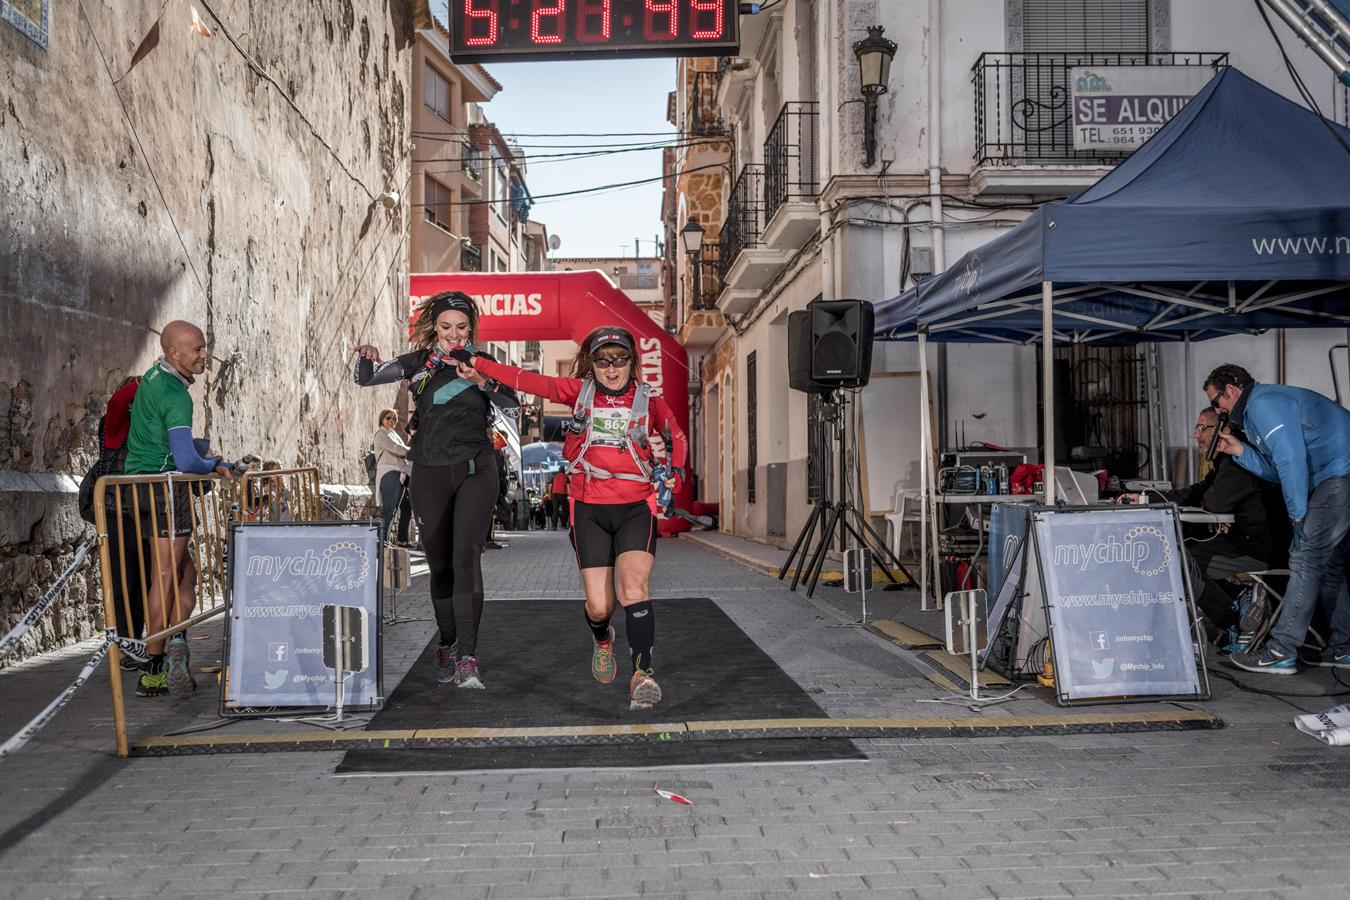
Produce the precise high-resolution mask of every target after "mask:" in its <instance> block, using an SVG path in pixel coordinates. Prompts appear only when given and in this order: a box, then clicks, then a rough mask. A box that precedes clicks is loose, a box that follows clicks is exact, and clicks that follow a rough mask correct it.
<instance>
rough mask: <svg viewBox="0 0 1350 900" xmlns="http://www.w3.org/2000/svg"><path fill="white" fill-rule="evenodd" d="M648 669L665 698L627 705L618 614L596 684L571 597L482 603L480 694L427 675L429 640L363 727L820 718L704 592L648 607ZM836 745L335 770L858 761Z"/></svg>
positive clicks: (369, 761) (648, 747) (598, 748)
mask: <svg viewBox="0 0 1350 900" xmlns="http://www.w3.org/2000/svg"><path fill="white" fill-rule="evenodd" d="M655 607H656V634H657V645H656V652H655V656H654V660H653V662H654V665H655V671H656V678H657V681H658V682H659V683H660V684H661V688H662V691H663V693H664V695H665V696H664V700H663V701H662V702H661V703H660V704H659V705H658V706H657V707H656V708H655V709H652V710H648V711H644V712H632V711H630V710H629V709H628V699H627V684H628V676H629V675H630V674H631V671H632V667H631V664H630V663H629V661H628V648H627V642H626V640H625V638H624V625H623V623H624V619H623V613H622V612H621V611H617V610H616V612H615V615H614V620H613V624H614V630H615V632H616V634H617V636H618V641H617V645H618V646H617V647H616V652H617V654H618V656H619V676H618V678H616V679H615V681H614V683H613V684H609V685H601V684H597V683H596V682H595V680H594V679H593V678H591V674H590V653H591V639H590V632H589V630H588V629H587V628H586V623H585V621H584V618H583V614H582V603H581V601H580V600H575V599H572V600H510V601H497V602H491V603H489V604H488V605H487V609H486V610H485V612H484V614H483V627H482V631H483V636H482V638H481V639H480V642H479V654H480V657H479V659H480V666H481V670H482V677H483V681H484V682H485V683H486V684H487V690H484V691H473V690H461V689H459V688H456V687H455V686H454V685H449V684H440V683H438V682H437V681H436V680H435V678H434V677H433V668H434V663H435V655H436V644H437V641H436V640H435V639H433V640H432V641H431V643H430V644H429V645H428V646H427V648H426V650H425V651H424V652H423V653H422V655H421V657H419V658H418V660H417V662H416V663H415V664H414V665H413V667H412V669H411V671H409V672H408V675H407V676H406V677H405V678H404V679H403V681H402V683H401V684H400V685H399V686H398V688H397V689H396V690H395V691H394V692H393V694H392V695H391V696H390V697H389V700H388V702H387V703H386V705H385V708H384V709H383V710H382V711H381V712H380V713H379V714H377V715H376V716H375V718H374V720H373V721H372V722H371V723H370V726H369V727H370V729H371V730H393V729H427V728H528V727H538V726H560V725H562V726H566V725H573V726H587V725H624V724H635V723H653V722H695V721H711V720H724V719H782V718H815V717H822V716H824V715H825V713H824V712H823V711H822V710H821V708H820V707H819V706H818V705H817V704H816V702H815V701H814V700H812V699H811V697H810V696H809V695H808V694H807V693H806V692H805V691H803V690H802V688H801V687H799V686H798V685H797V683H796V682H794V681H793V680H792V679H791V678H789V677H788V675H787V673H786V672H784V671H783V670H782V668H781V667H779V665H778V664H777V663H776V662H774V661H773V660H772V659H771V658H769V656H768V655H767V654H766V653H764V651H762V650H761V649H760V648H759V647H758V646H756V645H755V643H754V641H752V640H751V639H750V638H749V636H748V635H746V634H745V632H743V631H742V630H741V629H740V628H739V627H737V625H736V624H735V623H734V622H732V621H731V619H730V618H728V617H727V615H726V613H724V612H722V610H721V609H719V608H718V607H717V605H716V604H715V603H713V601H711V600H709V599H707V598H704V597H693V598H686V599H679V600H666V599H662V600H657V601H656V602H655ZM862 758H864V756H863V754H862V753H860V752H859V751H858V749H857V748H856V747H855V746H854V745H853V743H852V742H851V741H848V740H844V739H840V738H791V739H788V738H769V739H757V738H746V739H741V740H710V741H694V740H681V741H678V742H671V743H661V742H657V741H637V742H627V743H619V744H613V745H594V744H586V745H580V744H577V743H571V744H568V743H566V742H561V741H560V742H551V741H550V742H545V741H541V742H540V743H539V745H538V746H528V747H500V748H498V747H493V748H486V749H468V748H465V749H457V748H452V749H447V750H422V749H418V750H387V751H385V750H354V751H351V752H349V753H348V754H347V755H346V757H345V758H344V759H343V761H342V763H341V765H339V767H338V770H337V771H338V772H340V773H372V774H373V773H392V772H404V771H407V772H427V771H465V770H472V769H514V768H525V769H534V768H564V767H567V768H578V767H592V766H627V767H643V766H663V765H709V764H718V763H729V762H784V761H812V760H832V759H862Z"/></svg>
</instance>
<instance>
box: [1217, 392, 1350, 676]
mask: <svg viewBox="0 0 1350 900" xmlns="http://www.w3.org/2000/svg"><path fill="white" fill-rule="evenodd" d="M1204 388H1205V394H1206V396H1208V397H1209V399H1210V403H1211V404H1212V405H1213V406H1214V408H1215V409H1218V410H1221V411H1222V412H1226V413H1228V414H1229V416H1230V417H1231V419H1232V420H1233V421H1234V422H1237V423H1238V424H1239V425H1240V426H1241V428H1242V430H1243V431H1244V432H1245V433H1246V436H1247V441H1246V442H1244V441H1242V440H1239V439H1238V438H1237V437H1236V436H1234V435H1232V434H1224V435H1222V436H1221V437H1220V447H1219V449H1220V450H1222V451H1223V452H1224V453H1227V454H1230V455H1231V456H1232V457H1233V458H1234V459H1235V460H1237V462H1238V464H1239V465H1241V466H1242V467H1243V468H1244V469H1246V470H1247V471H1249V472H1252V473H1254V474H1256V475H1259V476H1261V477H1262V478H1264V479H1266V480H1268V481H1278V482H1279V484H1280V488H1281V491H1282V492H1283V494H1284V503H1285V508H1286V509H1287V510H1288V513H1289V518H1290V520H1291V521H1292V523H1293V529H1294V539H1293V543H1292V544H1291V545H1290V549H1289V572H1290V575H1289V589H1288V590H1287V591H1286V592H1285V596H1284V604H1283V605H1282V606H1281V607H1280V614H1279V618H1278V619H1277V620H1276V622H1275V627H1274V628H1273V629H1272V630H1271V632H1270V637H1269V638H1268V639H1267V640H1266V642H1265V645H1264V646H1262V647H1259V648H1256V647H1249V648H1247V649H1246V650H1244V651H1243V652H1241V653H1235V654H1233V656H1231V657H1230V660H1231V662H1232V663H1233V665H1235V666H1237V667H1238V668H1240V669H1245V670H1247V671H1249V672H1261V673H1268V674H1272V675H1292V674H1294V673H1295V672H1297V671H1298V661H1297V653H1298V648H1299V647H1300V646H1301V645H1302V644H1303V641H1304V638H1305V637H1306V635H1307V633H1308V624H1309V623H1310V622H1311V621H1312V617H1313V613H1314V611H1315V610H1316V607H1317V603H1318V601H1319V599H1320V600H1321V602H1322V603H1323V604H1325V606H1326V607H1327V612H1328V616H1329V618H1330V620H1331V645H1330V646H1329V647H1328V648H1327V649H1326V650H1325V652H1324V653H1323V654H1322V656H1321V657H1320V658H1319V659H1317V660H1316V661H1315V662H1316V664H1317V665H1323V666H1333V667H1336V668H1342V669H1350V590H1347V585H1346V555H1347V551H1350V451H1348V450H1347V448H1350V412H1347V411H1346V410H1345V409H1344V408H1343V407H1341V406H1340V405H1339V404H1336V403H1333V402H1332V401H1331V400H1329V399H1327V398H1326V397H1323V396H1322V395H1321V394H1318V393H1316V392H1314V391H1309V390H1306V389H1304V388H1297V387H1288V386H1285V385H1274V384H1257V383H1256V382H1255V381H1254V380H1253V378H1252V376H1251V374H1250V373H1248V372H1247V370H1246V369H1243V368H1242V367H1241V366H1235V365H1223V366H1219V367H1218V368H1217V369H1215V370H1214V371H1213V372H1211V373H1210V375H1209V377H1208V378H1206V379H1205V385H1204Z"/></svg>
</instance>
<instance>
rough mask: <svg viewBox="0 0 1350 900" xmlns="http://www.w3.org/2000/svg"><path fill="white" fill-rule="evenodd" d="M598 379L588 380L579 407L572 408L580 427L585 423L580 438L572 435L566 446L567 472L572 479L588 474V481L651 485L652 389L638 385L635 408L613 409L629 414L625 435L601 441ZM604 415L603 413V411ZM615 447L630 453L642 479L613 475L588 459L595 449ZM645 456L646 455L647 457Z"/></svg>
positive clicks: (580, 396) (582, 389) (578, 398)
mask: <svg viewBox="0 0 1350 900" xmlns="http://www.w3.org/2000/svg"><path fill="white" fill-rule="evenodd" d="M595 390H596V385H595V379H593V378H587V379H585V380H584V381H582V383H581V393H580V394H578V395H577V400H576V403H575V404H574V405H573V407H572V418H573V420H574V421H576V422H578V423H583V422H584V423H585V424H584V427H583V429H582V431H581V432H580V433H579V434H570V435H568V436H567V440H566V442H565V443H564V444H563V456H564V457H565V458H566V459H567V468H566V470H565V471H566V472H567V474H568V475H575V474H577V473H578V472H580V473H582V474H584V475H585V476H586V477H587V478H618V479H621V480H623V481H644V482H645V481H650V480H651V477H652V464H651V462H650V456H651V448H650V445H649V444H648V441H647V428H648V423H647V419H648V414H647V410H648V407H649V405H650V401H651V396H652V387H651V385H649V384H647V383H646V382H644V381H638V382H637V387H636V389H635V390H634V391H633V405H632V407H629V408H625V407H613V408H614V409H624V410H625V411H626V412H628V414H629V415H628V422H627V425H626V426H625V428H624V429H623V433H622V434H621V435H601V436H599V437H597V432H598V431H603V430H604V429H597V427H596V421H595V413H596V406H595ZM602 412H603V411H602ZM596 445H599V446H613V447H620V446H621V447H622V448H623V449H625V450H627V451H628V455H629V456H631V457H632V458H633V462H634V463H636V464H637V467H638V471H639V472H641V473H642V474H641V475H634V474H631V473H628V472H610V471H607V470H605V469H602V468H600V467H599V466H597V465H595V464H594V463H592V462H590V461H589V460H587V459H586V451H587V450H589V449H590V448H591V447H592V446H596ZM644 454H645V455H644Z"/></svg>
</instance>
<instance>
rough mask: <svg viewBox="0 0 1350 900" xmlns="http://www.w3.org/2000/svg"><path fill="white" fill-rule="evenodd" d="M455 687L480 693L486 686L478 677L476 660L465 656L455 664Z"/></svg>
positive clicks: (474, 657)
mask: <svg viewBox="0 0 1350 900" xmlns="http://www.w3.org/2000/svg"><path fill="white" fill-rule="evenodd" d="M455 686H456V687H462V688H472V689H473V690H476V691H481V690H482V689H483V688H484V687H486V685H484V684H483V681H482V679H481V678H479V677H478V658H477V657H476V656H466V657H464V658H463V659H461V660H460V661H459V662H457V663H455Z"/></svg>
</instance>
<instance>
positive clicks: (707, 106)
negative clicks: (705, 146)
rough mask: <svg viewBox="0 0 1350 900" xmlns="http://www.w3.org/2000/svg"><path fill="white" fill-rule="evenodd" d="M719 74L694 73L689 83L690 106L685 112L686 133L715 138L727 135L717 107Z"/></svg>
mask: <svg viewBox="0 0 1350 900" xmlns="http://www.w3.org/2000/svg"><path fill="white" fill-rule="evenodd" d="M718 78H719V76H718V73H717V72H694V73H693V79H692V80H691V81H690V83H689V105H688V107H686V109H685V111H684V129H685V133H686V134H688V135H691V136H693V137H715V136H718V135H723V134H726V133H727V129H726V125H725V124H724V123H723V122H722V114H721V110H720V109H718V107H717V82H718Z"/></svg>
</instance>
